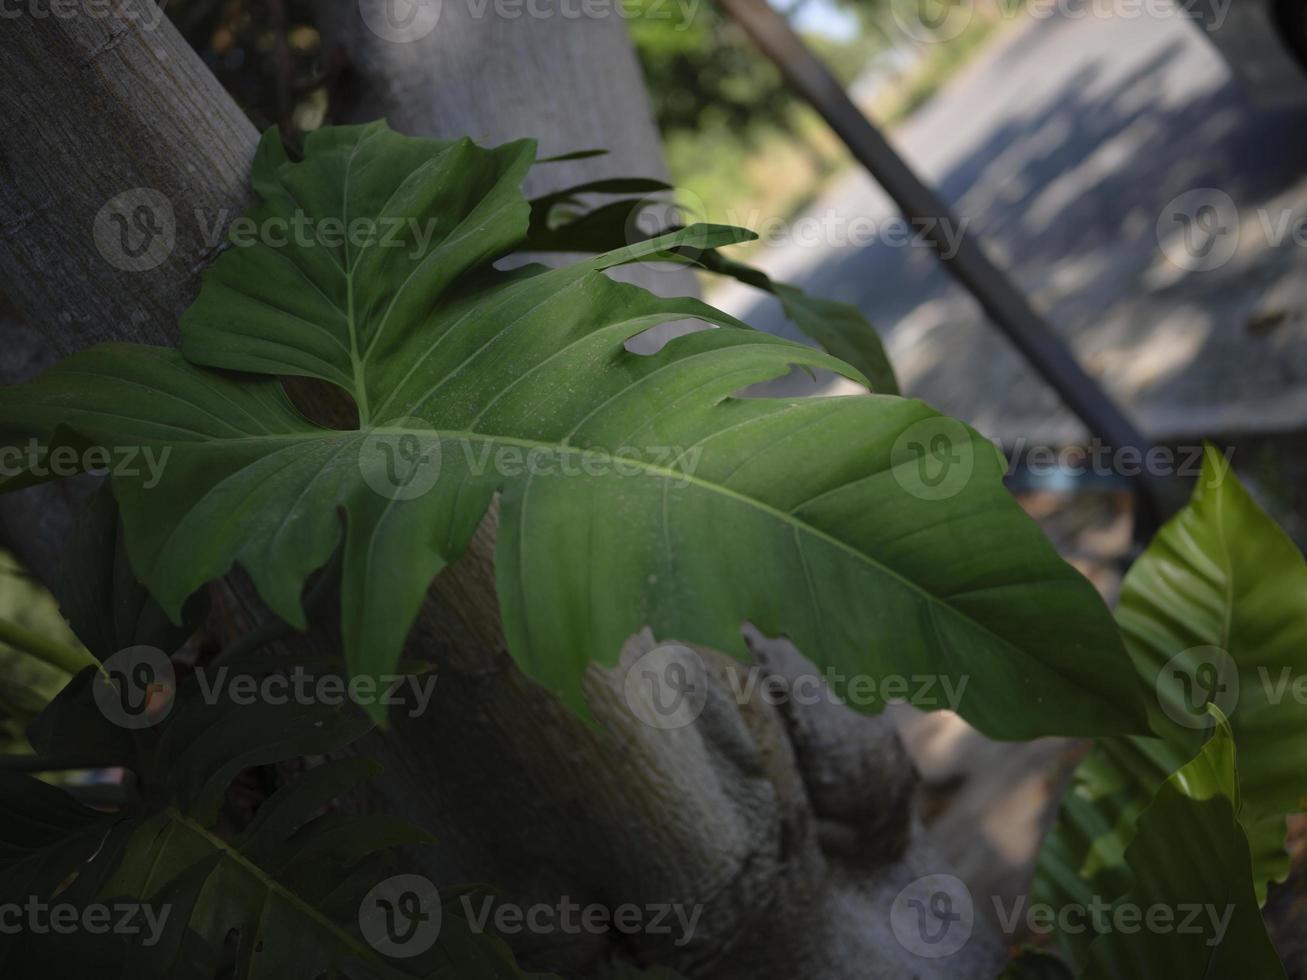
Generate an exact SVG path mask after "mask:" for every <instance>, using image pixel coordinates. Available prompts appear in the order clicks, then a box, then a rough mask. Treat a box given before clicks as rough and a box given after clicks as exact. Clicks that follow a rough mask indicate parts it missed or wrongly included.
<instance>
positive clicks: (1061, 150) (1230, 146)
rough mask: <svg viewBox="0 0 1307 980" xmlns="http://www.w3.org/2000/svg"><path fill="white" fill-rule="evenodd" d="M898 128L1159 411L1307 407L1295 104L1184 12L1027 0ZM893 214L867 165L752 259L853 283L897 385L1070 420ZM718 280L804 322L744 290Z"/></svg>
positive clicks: (1164, 416) (1305, 281) (908, 151)
mask: <svg viewBox="0 0 1307 980" xmlns="http://www.w3.org/2000/svg"><path fill="white" fill-rule="evenodd" d="M893 138H894V142H895V143H896V145H897V146H898V147H899V149H900V151H901V152H903V153H904V154H905V156H906V157H907V158H908V159H909V161H910V162H911V163H912V164H913V165H914V166H915V167H917V168H918V170H919V172H920V173H922V174H923V175H924V176H925V177H926V178H927V179H928V180H930V181H931V182H933V183H934V184H935V186H936V187H937V188H938V189H939V190H940V191H941V192H942V194H943V195H944V196H945V197H946V198H947V199H948V200H949V201H950V202H952V203H953V204H954V206H955V207H956V209H957V210H958V211H959V213H960V214H961V215H963V216H964V218H965V220H966V221H967V223H968V227H969V229H970V230H971V231H974V232H976V233H978V234H979V235H980V236H981V238H982V241H983V242H984V243H985V245H986V247H987V248H988V249H989V251H990V254H991V255H992V257H993V258H994V259H995V260H997V261H998V262H999V263H1000V265H1001V266H1003V267H1004V268H1006V269H1007V270H1009V272H1010V273H1011V274H1012V275H1014V276H1015V278H1016V280H1017V281H1018V283H1019V284H1020V285H1021V286H1022V287H1023V288H1024V289H1025V290H1026V291H1027V292H1028V294H1029V295H1030V296H1031V297H1032V298H1033V300H1034V302H1035V304H1036V306H1037V307H1038V308H1039V309H1040V310H1042V311H1043V312H1045V313H1046V315H1047V316H1048V317H1049V318H1050V320H1051V321H1052V322H1053V323H1054V324H1055V325H1056V327H1057V329H1058V330H1059V331H1060V332H1061V333H1062V335H1063V336H1064V337H1067V338H1069V339H1070V341H1071V343H1072V344H1073V346H1074V348H1075V350H1076V351H1077V353H1078V354H1079V356H1080V357H1081V359H1082V363H1084V364H1085V366H1086V367H1087V368H1088V370H1089V371H1090V372H1091V373H1092V374H1094V375H1095V376H1096V377H1097V378H1099V379H1100V380H1101V381H1102V382H1103V383H1104V384H1105V385H1106V386H1107V387H1108V388H1109V389H1110V390H1111V391H1112V392H1113V393H1114V394H1115V396H1116V397H1117V398H1119V399H1120V400H1121V401H1122V402H1123V403H1124V404H1125V405H1126V407H1127V408H1128V410H1129V411H1130V412H1131V413H1132V414H1133V415H1134V416H1135V417H1136V418H1137V420H1138V421H1139V422H1140V424H1141V425H1142V426H1143V427H1144V428H1145V430H1146V431H1147V432H1148V433H1149V434H1151V435H1153V436H1155V437H1158V438H1162V437H1177V436H1189V435H1196V434H1217V433H1230V432H1233V431H1270V430H1281V429H1290V428H1295V427H1301V426H1302V425H1303V423H1304V421H1307V342H1305V341H1307V276H1304V273H1305V272H1307V107H1303V108H1278V109H1266V108H1259V107H1258V105H1257V104H1255V103H1254V102H1253V101H1252V100H1251V99H1250V98H1249V97H1248V95H1247V93H1245V92H1244V90H1243V89H1242V88H1241V86H1240V85H1239V84H1238V83H1237V82H1236V81H1234V80H1233V79H1232V77H1231V75H1230V72H1229V71H1228V69H1227V68H1226V65H1225V63H1224V61H1223V60H1222V59H1221V58H1220V56H1219V54H1218V53H1217V52H1216V50H1215V49H1214V48H1213V47H1212V46H1211V45H1210V44H1208V42H1207V40H1206V38H1205V37H1204V36H1203V35H1202V33H1201V31H1200V30H1199V29H1198V28H1197V27H1196V26H1195V25H1194V24H1192V23H1191V22H1189V21H1188V20H1186V19H1184V18H1183V17H1182V16H1180V15H1176V16H1175V17H1170V18H1164V19H1159V18H1156V17H1154V18H1151V19H1150V18H1147V17H1140V18H1137V19H1120V18H1112V19H1104V18H1101V17H1100V18H1095V17H1091V16H1086V17H1083V18H1080V19H1068V18H1066V17H1062V18H1054V19H1045V20H1032V21H1028V22H1026V23H1024V24H1022V25H1020V26H1017V27H1014V28H1012V29H1010V30H1008V31H1007V32H1005V34H1004V35H1002V37H1001V38H1000V40H999V41H998V42H996V43H995V44H994V45H993V46H992V47H991V48H989V49H988V50H987V51H985V52H984V53H982V54H981V55H980V56H979V57H978V58H977V59H976V60H975V61H974V62H972V63H971V64H970V65H968V66H967V68H966V69H965V70H964V71H963V72H962V73H960V74H959V75H958V76H956V77H955V78H954V79H953V80H952V81H951V82H950V84H949V85H948V86H947V88H946V89H945V90H944V91H942V92H941V93H940V94H939V95H938V96H937V97H936V98H935V99H934V100H933V101H932V102H931V103H930V104H929V105H927V106H926V107H925V108H923V109H922V110H920V111H919V112H918V113H917V114H916V115H915V116H914V117H913V118H912V119H911V120H909V121H908V122H907V123H906V124H904V125H903V126H902V127H901V128H900V129H899V130H897V131H896V132H895V134H894V136H893ZM895 215H896V212H895V210H894V208H893V206H892V204H891V202H889V200H888V199H887V198H886V197H885V195H884V194H883V192H881V191H880V189H879V188H878V187H877V186H875V185H874V184H873V183H872V182H871V180H870V179H869V178H868V177H867V176H866V175H865V174H864V173H863V172H862V171H861V170H860V169H858V170H856V171H853V172H850V173H848V174H846V175H844V176H843V177H841V178H840V179H839V180H838V181H837V182H836V183H835V184H833V185H832V186H831V187H830V188H829V189H828V190H827V191H826V192H825V193H824V194H823V195H822V196H821V197H820V199H819V200H817V201H816V202H815V203H814V205H813V206H812V207H811V208H810V209H809V210H808V211H807V212H806V213H805V214H804V215H803V216H802V217H801V218H799V219H798V220H797V221H796V222H794V224H793V225H792V226H791V227H790V228H789V229H787V230H783V231H782V233H781V234H779V235H777V236H775V237H776V239H777V240H776V241H775V243H774V244H772V245H770V246H769V247H767V248H766V249H764V250H763V254H762V255H761V261H760V262H759V263H758V264H761V265H762V266H763V267H764V268H765V269H766V270H767V271H768V272H769V273H771V274H772V275H773V276H774V277H776V278H779V279H782V280H785V281H790V282H794V283H796V284H797V285H800V286H803V287H804V288H806V289H810V290H812V291H813V292H815V293H817V294H820V295H823V296H829V297H832V298H837V299H842V300H845V301H847V302H851V303H854V304H856V305H858V306H859V307H860V308H861V309H862V310H863V312H864V313H866V314H867V316H868V317H870V318H871V320H872V322H873V323H875V324H876V325H877V327H878V329H880V331H881V332H882V334H883V335H884V336H885V338H886V341H887V343H888V346H889V349H890V354H891V357H892V358H893V360H894V362H895V365H896V367H897V368H898V371H899V373H900V378H901V380H902V382H903V385H904V389H905V392H906V393H907V394H910V395H913V396H916V397H920V398H923V399H925V400H926V401H928V402H930V403H931V404H933V405H935V406H936V407H938V408H940V409H941V410H944V411H946V412H949V413H950V414H953V415H957V416H959V417H961V418H963V419H965V420H967V421H969V422H971V423H973V424H975V425H976V426H977V427H979V428H980V429H981V430H982V431H984V432H985V433H986V434H988V435H990V436H993V437H997V438H1000V439H1002V440H1003V441H1004V443H1005V444H1011V443H1012V442H1013V441H1014V440H1016V439H1019V438H1025V439H1027V440H1034V441H1035V442H1037V443H1038V442H1047V443H1053V444H1060V443H1062V442H1065V441H1068V440H1072V439H1078V438H1081V437H1083V430H1082V429H1081V427H1080V426H1079V424H1078V423H1077V422H1076V420H1075V419H1074V418H1073V417H1072V416H1070V415H1069V413H1067V412H1066V411H1065V410H1064V409H1062V407H1061V405H1060V401H1059V399H1058V398H1057V396H1056V395H1055V394H1054V393H1053V391H1052V390H1051V389H1049V388H1048V387H1047V386H1046V385H1045V384H1044V383H1043V382H1042V381H1041V380H1039V379H1038V378H1037V377H1035V375H1034V374H1033V372H1032V371H1031V369H1030V368H1029V367H1028V366H1027V365H1026V364H1025V362H1024V361H1023V360H1022V359H1021V357H1020V356H1019V355H1018V354H1017V353H1016V352H1015V351H1014V350H1012V348H1011V347H1010V346H1009V345H1008V343H1007V341H1006V340H1005V339H1004V338H1003V337H1002V335H1000V334H999V333H997V332H996V331H995V330H994V329H993V328H992V327H991V326H990V325H989V324H988V323H987V322H986V321H985V319H984V317H983V314H982V313H981V312H980V310H979V308H978V307H977V306H976V304H975V303H974V301H972V300H971V298H970V296H969V295H967V294H966V293H965V292H964V291H963V290H962V289H961V288H960V287H958V286H957V285H955V284H954V283H953V281H952V279H951V278H950V277H949V275H948V274H947V273H945V272H944V271H943V270H942V268H941V266H940V263H939V262H938V260H937V259H936V258H935V257H934V255H933V254H932V253H931V252H930V251H929V250H928V249H927V248H925V247H923V246H916V247H914V246H912V245H906V246H905V245H902V244H898V245H896V244H893V242H892V239H893V231H894V227H893V225H888V224H886V222H888V221H889V220H890V219H891V218H892V217H894V216H895ZM763 230H764V231H769V230H771V229H763ZM873 231H874V232H878V233H879V237H878V238H876V240H869V239H871V237H872V234H871V233H872V232H873ZM1295 231H1296V239H1297V240H1296V241H1295ZM787 232H788V233H787ZM1186 235H1187V236H1188V237H1187V238H1186ZM765 237H769V238H770V237H771V236H765ZM710 299H711V300H712V301H713V302H714V303H715V304H716V305H719V306H722V307H723V308H725V309H726V310H728V311H729V312H731V313H734V314H736V315H737V316H741V317H742V318H743V319H745V320H747V321H749V322H750V323H752V324H754V325H755V326H759V327H761V328H763V329H766V330H769V331H771V332H774V333H781V334H787V335H790V336H796V337H797V335H796V334H794V333H793V332H792V331H791V329H790V328H789V327H788V324H786V323H785V322H784V321H783V319H782V318H781V317H780V315H779V311H778V310H776V309H775V308H774V306H773V305H772V303H771V301H770V300H760V299H759V298H758V294H757V293H755V292H754V291H752V290H748V289H746V288H744V287H736V286H734V285H731V286H727V287H723V288H721V289H719V290H717V291H715V292H714V293H712V294H711V296H710ZM839 389H840V384H839V383H838V382H835V383H827V384H826V385H825V388H824V390H827V391H837V390H839Z"/></svg>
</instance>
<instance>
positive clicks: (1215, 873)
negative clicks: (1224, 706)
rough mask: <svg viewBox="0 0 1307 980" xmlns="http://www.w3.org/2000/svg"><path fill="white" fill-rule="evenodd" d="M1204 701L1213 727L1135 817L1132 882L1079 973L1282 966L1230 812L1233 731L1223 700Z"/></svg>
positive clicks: (1265, 979) (1236, 971)
mask: <svg viewBox="0 0 1307 980" xmlns="http://www.w3.org/2000/svg"><path fill="white" fill-rule="evenodd" d="M1210 711H1211V713H1212V716H1213V718H1214V719H1215V720H1216V728H1215V729H1214V730H1213V733H1212V737H1211V738H1210V739H1209V740H1208V741H1207V743H1206V744H1205V745H1204V746H1203V747H1202V749H1201V750H1200V751H1199V753H1198V755H1196V756H1195V757H1194V758H1193V760H1192V761H1190V762H1189V763H1187V764H1186V765H1185V766H1183V767H1182V768H1181V769H1179V770H1178V771H1176V772H1175V773H1174V774H1173V775H1171V776H1170V777H1169V778H1167V780H1166V781H1165V782H1164V783H1163V784H1162V786H1161V788H1160V789H1159V790H1158V791H1157V795H1156V796H1155V797H1154V798H1153V801H1152V802H1151V803H1150V804H1149V805H1148V807H1147V808H1146V809H1145V810H1144V812H1143V813H1142V814H1141V815H1140V817H1139V821H1138V826H1137V832H1136V834H1135V837H1134V839H1133V840H1132V841H1131V842H1130V846H1129V847H1128V848H1126V852H1125V861H1126V865H1127V867H1128V868H1129V871H1130V875H1131V877H1132V879H1133V885H1132V887H1131V889H1130V891H1129V892H1128V893H1127V894H1126V895H1125V896H1124V897H1122V898H1121V899H1119V900H1118V901H1117V902H1115V903H1114V905H1113V910H1112V913H1111V923H1112V924H1111V926H1110V928H1108V929H1107V930H1106V931H1105V932H1104V933H1103V934H1102V935H1100V936H1099V937H1098V938H1096V939H1095V940H1094V941H1093V943H1092V944H1091V945H1090V947H1089V966H1088V969H1087V970H1086V971H1085V972H1084V973H1083V974H1082V976H1083V977H1085V978H1086V980H1106V978H1119V980H1153V978H1156V977H1257V978H1259V980H1274V978H1276V977H1280V978H1283V977H1284V975H1285V974H1284V968H1283V967H1282V966H1281V965H1280V961H1279V958H1278V957H1277V956H1276V953H1275V949H1274V947H1273V946H1272V945H1271V940H1270V937H1269V936H1268V935H1267V933H1266V926H1265V924H1264V923H1263V922H1262V917H1261V911H1260V909H1259V908H1258V903H1257V896H1256V894H1255V892H1254V891H1253V884H1252V876H1251V874H1250V870H1251V856H1250V853H1249V850H1248V840H1247V838H1246V836H1245V835H1244V831H1243V827H1242V826H1241V825H1240V823H1239V820H1238V819H1237V817H1238V813H1239V776H1238V772H1237V769H1236V763H1235V759H1236V751H1235V741H1234V736H1233V735H1232V733H1231V731H1230V726H1229V723H1228V722H1227V721H1226V719H1225V717H1224V715H1222V714H1221V712H1220V709H1219V708H1217V707H1215V706H1214V705H1213V706H1212V707H1211V708H1210ZM1191 913H1192V915H1191ZM1150 916H1152V918H1151V919H1150V918H1149V917H1150ZM1150 923H1151V925H1150Z"/></svg>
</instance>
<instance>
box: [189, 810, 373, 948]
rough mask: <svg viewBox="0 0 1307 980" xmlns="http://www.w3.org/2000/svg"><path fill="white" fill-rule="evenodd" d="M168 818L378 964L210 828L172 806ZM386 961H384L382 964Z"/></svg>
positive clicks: (298, 910)
mask: <svg viewBox="0 0 1307 980" xmlns="http://www.w3.org/2000/svg"><path fill="white" fill-rule="evenodd" d="M165 812H166V814H167V817H168V819H169V820H170V821H171V822H173V823H174V824H176V825H179V826H181V827H184V828H185V829H187V830H189V831H191V832H192V833H194V834H196V835H197V836H199V837H200V838H201V839H202V840H203V841H204V842H205V843H206V844H208V845H209V847H211V848H212V849H213V850H216V851H219V852H221V854H222V855H223V859H224V860H228V861H232V862H234V863H235V864H236V865H237V866H239V867H240V869H241V870H242V871H243V872H245V873H246V874H248V875H249V876H250V877H252V878H253V879H254V880H255V881H257V882H258V883H259V885H260V886H261V887H262V888H263V890H264V893H265V894H266V895H271V894H276V895H278V896H279V897H280V898H281V899H282V900H283V901H284V902H286V903H287V904H289V905H290V906H292V907H293V908H294V909H295V910H296V911H297V912H299V913H300V914H301V915H303V916H304V917H305V918H307V919H309V920H311V921H312V922H313V923H314V924H316V925H318V926H319V927H321V928H322V929H324V930H326V931H327V932H329V933H330V934H332V935H333V936H335V937H336V938H337V940H338V941H339V942H340V943H341V944H342V945H344V946H346V947H348V948H349V949H351V950H353V951H354V952H355V953H356V954H357V955H359V956H360V957H362V958H363V959H364V960H365V961H367V962H377V961H378V959H379V957H378V956H377V954H376V952H375V951H374V950H373V949H371V948H370V947H368V946H365V945H363V944H362V943H360V942H359V941H358V940H357V939H355V938H354V937H353V936H352V935H350V933H349V932H348V931H346V930H345V929H344V928H343V927H341V926H340V925H339V924H338V923H336V922H334V921H333V920H331V919H330V918H328V917H327V916H325V915H324V914H323V913H322V912H321V911H319V910H318V908H317V907H316V906H314V905H313V904H311V903H310V902H307V901H305V900H304V899H302V898H300V897H299V895H298V894H297V893H296V892H294V891H292V890H291V889H290V888H288V887H286V886H285V885H283V884H282V883H281V882H279V881H278V880H277V879H276V878H274V877H272V876H271V875H269V874H268V873H267V872H266V871H264V870H263V869H262V868H261V867H259V866H258V865H257V864H255V863H254V862H253V861H251V860H250V859H249V858H247V857H246V856H245V855H244V853H242V852H241V851H240V850H239V849H238V848H236V847H234V846H233V845H231V844H229V843H228V842H227V841H225V840H223V839H222V838H221V837H218V836H217V835H215V834H213V833H212V832H211V831H210V830H209V829H208V828H207V827H205V826H204V825H203V824H201V823H199V822H198V821H196V820H194V819H192V818H191V817H188V816H186V815H185V814H184V813H182V812H181V811H180V810H178V809H177V808H176V807H175V806H170V807H168V809H167V810H166V811H165ZM383 962H384V961H383Z"/></svg>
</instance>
